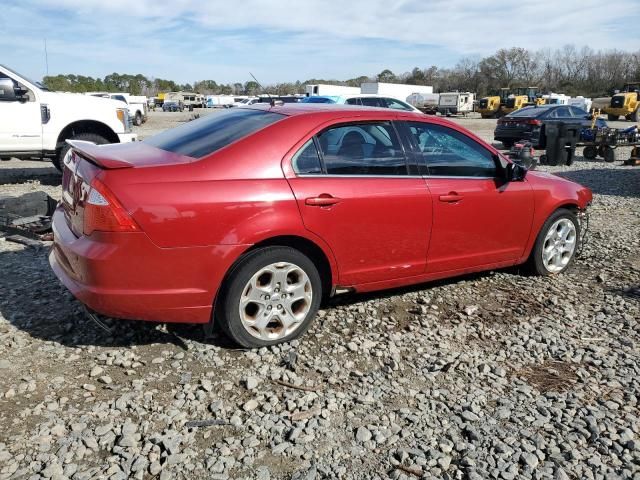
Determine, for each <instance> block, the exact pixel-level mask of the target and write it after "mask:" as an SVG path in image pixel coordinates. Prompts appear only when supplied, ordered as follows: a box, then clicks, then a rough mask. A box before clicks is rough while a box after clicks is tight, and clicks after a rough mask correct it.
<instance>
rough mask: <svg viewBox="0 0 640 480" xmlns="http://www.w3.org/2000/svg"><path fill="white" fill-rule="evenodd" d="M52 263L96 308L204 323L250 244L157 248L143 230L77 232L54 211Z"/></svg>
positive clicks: (161, 319) (79, 295)
mask: <svg viewBox="0 0 640 480" xmlns="http://www.w3.org/2000/svg"><path fill="white" fill-rule="evenodd" d="M53 232H54V244H53V249H52V251H51V254H50V255H49V263H50V264H51V268H52V269H53V271H54V273H55V274H56V276H57V277H58V278H59V279H60V281H61V282H62V283H63V284H64V285H65V286H66V287H67V288H68V289H69V290H70V291H71V293H72V294H73V295H74V296H75V297H76V298H77V299H78V300H80V301H81V302H82V303H84V304H85V305H87V306H88V307H89V308H91V309H92V310H94V311H96V312H98V313H101V314H103V315H107V316H110V317H116V318H127V319H132V320H149V321H157V322H183V323H206V322H208V321H209V320H210V319H211V312H212V307H213V300H214V298H215V296H216V293H217V291H218V286H219V285H220V284H221V282H222V279H223V278H224V275H225V273H226V271H227V269H228V268H229V267H230V265H231V264H232V263H233V261H234V260H235V258H237V256H239V255H240V254H241V253H242V251H244V250H245V249H246V248H247V247H246V246H244V245H220V246H209V247H190V248H159V247H158V246H156V245H155V244H154V243H153V242H152V241H151V240H150V239H149V237H148V236H147V235H146V234H145V233H144V232H127V233H122V232H119V233H108V232H94V233H93V234H92V235H90V236H82V237H76V236H75V235H74V234H73V232H72V231H71V230H70V229H69V226H68V225H67V221H66V219H65V216H64V213H63V211H62V209H61V208H58V209H57V210H56V211H55V213H54V215H53Z"/></svg>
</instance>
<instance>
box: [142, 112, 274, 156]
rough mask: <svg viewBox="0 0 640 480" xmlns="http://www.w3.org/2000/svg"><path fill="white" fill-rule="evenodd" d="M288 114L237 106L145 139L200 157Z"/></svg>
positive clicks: (165, 148)
mask: <svg viewBox="0 0 640 480" xmlns="http://www.w3.org/2000/svg"><path fill="white" fill-rule="evenodd" d="M284 117H285V116H284V115H282V114H280V113H274V112H268V111H264V110H249V109H244V108H240V109H234V110H229V111H227V112H223V113H220V114H217V115H208V116H206V117H204V118H200V119H198V120H194V121H192V122H188V123H185V124H184V125H180V126H179V127H176V128H172V129H170V130H167V131H164V132H162V133H159V134H158V135H155V136H153V137H151V138H149V139H148V140H145V142H146V143H148V144H149V145H153V146H154V147H157V148H161V149H162V150H166V151H168V152H174V153H177V154H180V155H186V156H187V157H193V158H200V157H204V156H205V155H209V154H210V153H213V152H215V151H217V150H220V149H221V148H223V147H226V146H227V145H229V144H231V143H233V142H235V141H236V140H239V139H240V138H242V137H246V136H247V135H250V134H252V133H255V132H257V131H258V130H261V129H263V128H264V127H266V126H268V125H271V124H272V123H275V122H277V121H278V120H281V119H283V118H284Z"/></svg>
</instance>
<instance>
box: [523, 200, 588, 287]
mask: <svg viewBox="0 0 640 480" xmlns="http://www.w3.org/2000/svg"><path fill="white" fill-rule="evenodd" d="M569 222H570V223H569ZM572 226H573V227H572ZM565 229H566V230H565ZM564 232H566V234H565V233H564ZM579 244H580V223H578V218H577V217H576V215H575V213H573V212H572V211H571V210H567V209H566V208H559V209H558V210H556V211H555V212H553V213H552V214H551V215H550V216H549V218H547V221H546V222H544V225H542V228H541V229H540V233H538V237H537V238H536V243H535V244H534V246H533V250H532V251H531V255H530V256H529V260H527V267H528V270H529V271H530V272H531V273H532V274H534V275H541V276H548V275H556V274H558V273H562V272H564V271H566V270H567V269H568V268H569V267H570V266H571V264H572V263H573V262H574V260H575V256H576V252H577V251H578V248H579V246H580V245H579ZM567 249H568V250H569V251H567ZM552 254H553V255H552Z"/></svg>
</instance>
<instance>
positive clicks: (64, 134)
mask: <svg viewBox="0 0 640 480" xmlns="http://www.w3.org/2000/svg"><path fill="white" fill-rule="evenodd" d="M80 133H95V134H96V135H100V136H102V137H104V138H105V139H107V140H108V141H109V142H110V143H119V142H120V139H119V138H118V135H117V134H116V133H115V132H114V131H113V130H112V129H111V127H109V126H108V125H106V124H104V123H102V122H98V121H96V120H78V121H76V122H72V123H70V124H69V125H67V126H66V127H64V128H63V129H62V131H61V132H60V134H59V135H58V139H57V141H56V149H58V148H61V147H62V145H64V141H65V140H66V139H68V138H71V137H73V136H74V135H77V134H80Z"/></svg>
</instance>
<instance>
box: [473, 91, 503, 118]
mask: <svg viewBox="0 0 640 480" xmlns="http://www.w3.org/2000/svg"><path fill="white" fill-rule="evenodd" d="M495 93H496V95H490V96H488V97H483V98H481V99H480V101H479V102H478V113H479V114H480V115H481V116H482V118H497V117H499V116H501V115H502V107H503V106H504V105H506V103H507V98H508V97H509V93H510V92H509V89H508V88H501V89H499V90H498V91H497V92H495Z"/></svg>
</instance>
